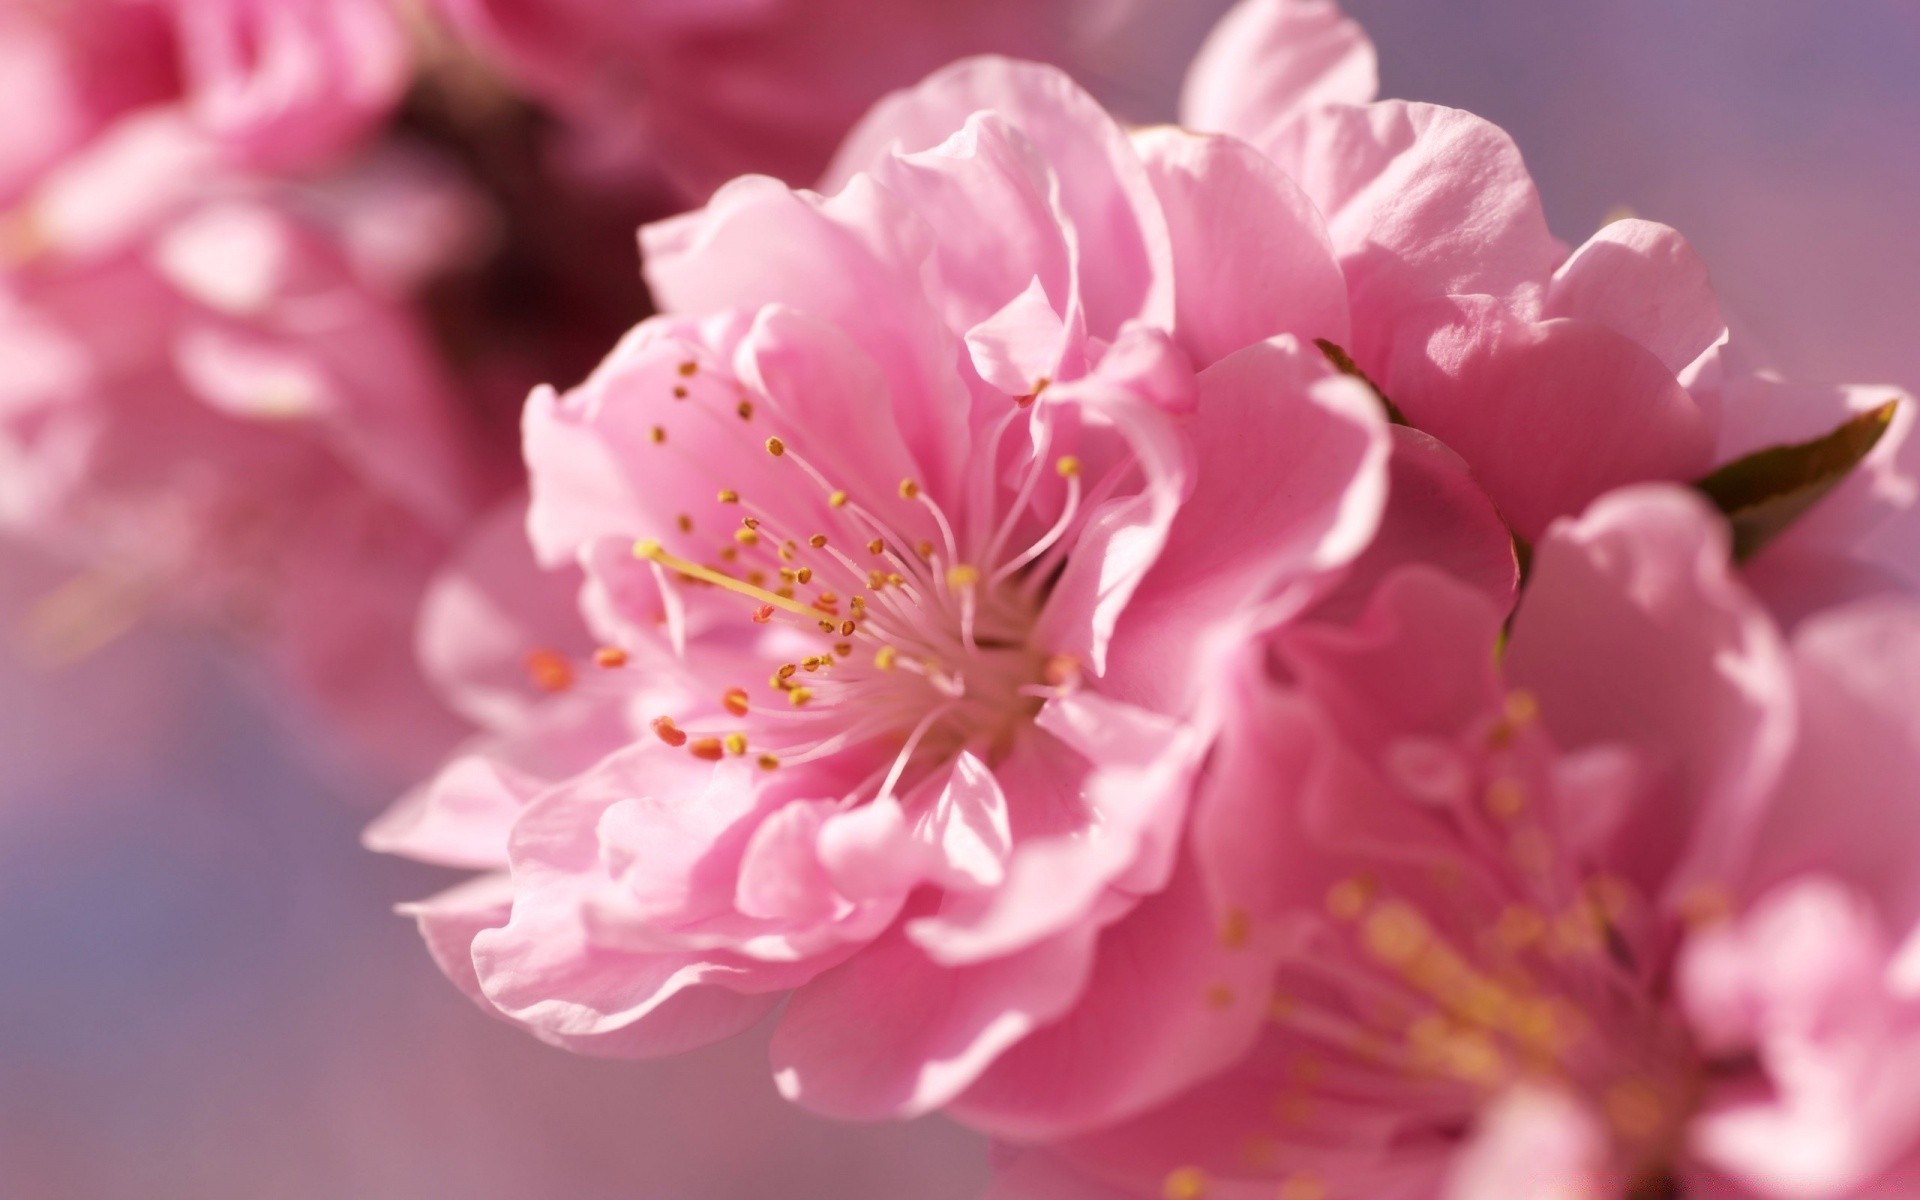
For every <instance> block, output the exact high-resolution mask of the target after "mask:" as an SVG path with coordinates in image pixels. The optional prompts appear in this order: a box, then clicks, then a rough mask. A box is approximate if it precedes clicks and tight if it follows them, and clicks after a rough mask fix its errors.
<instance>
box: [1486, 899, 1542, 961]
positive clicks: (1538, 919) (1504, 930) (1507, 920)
mask: <svg viewBox="0 0 1920 1200" xmlns="http://www.w3.org/2000/svg"><path fill="white" fill-rule="evenodd" d="M1546 932H1547V919H1546V918H1545V917H1543V916H1541V915H1540V910H1539V909H1537V908H1533V907H1532V906H1530V905H1526V904H1509V905H1507V907H1505V908H1503V909H1501V910H1500V916H1499V918H1498V919H1497V920H1496V921H1495V922H1494V926H1493V935H1494V937H1495V938H1497V939H1499V942H1500V944H1501V945H1502V946H1504V947H1506V948H1507V949H1508V950H1510V951H1511V950H1524V949H1526V948H1527V947H1528V946H1531V945H1533V944H1534V943H1536V942H1538V941H1539V940H1540V939H1541V938H1542V937H1544V936H1546Z"/></svg>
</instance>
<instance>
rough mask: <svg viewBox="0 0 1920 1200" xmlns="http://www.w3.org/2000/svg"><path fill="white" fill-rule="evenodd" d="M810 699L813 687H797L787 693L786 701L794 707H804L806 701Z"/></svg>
mask: <svg viewBox="0 0 1920 1200" xmlns="http://www.w3.org/2000/svg"><path fill="white" fill-rule="evenodd" d="M811 699H813V689H811V688H803V687H797V688H794V689H793V690H792V691H789V692H788V693H787V703H789V704H791V705H793V706H794V707H795V708H804V707H806V704H807V701H809V700H811Z"/></svg>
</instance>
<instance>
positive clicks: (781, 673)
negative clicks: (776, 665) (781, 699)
mask: <svg viewBox="0 0 1920 1200" xmlns="http://www.w3.org/2000/svg"><path fill="white" fill-rule="evenodd" d="M799 669H800V664H798V663H782V664H781V665H780V669H779V670H778V671H775V672H774V674H775V675H776V676H777V677H779V678H781V679H792V678H793V675H794V672H796V671H798V670H799Z"/></svg>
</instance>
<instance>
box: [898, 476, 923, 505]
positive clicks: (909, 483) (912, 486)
mask: <svg viewBox="0 0 1920 1200" xmlns="http://www.w3.org/2000/svg"><path fill="white" fill-rule="evenodd" d="M919 495H920V485H919V484H917V483H915V482H914V481H913V480H911V479H902V480H901V481H900V498H901V499H902V500H912V499H915V498H917V497H918V496H919Z"/></svg>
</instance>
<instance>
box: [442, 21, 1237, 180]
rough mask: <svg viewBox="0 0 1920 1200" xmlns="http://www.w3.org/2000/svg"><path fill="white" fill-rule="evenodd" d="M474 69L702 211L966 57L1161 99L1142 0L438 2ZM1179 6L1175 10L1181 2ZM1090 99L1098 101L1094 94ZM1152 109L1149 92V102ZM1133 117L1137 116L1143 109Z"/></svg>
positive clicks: (579, 141) (799, 160) (793, 175)
mask: <svg viewBox="0 0 1920 1200" xmlns="http://www.w3.org/2000/svg"><path fill="white" fill-rule="evenodd" d="M437 6H438V8H439V10H440V12H441V13H442V15H443V16H444V17H445V18H446V19H447V20H448V21H449V22H450V23H451V24H452V25H453V26H454V27H455V29H456V30H458V31H460V32H461V33H463V34H464V35H465V37H466V40H467V41H468V42H469V43H470V44H471V45H472V46H473V47H474V48H475V49H477V50H478V52H479V53H480V54H481V56H482V57H484V58H485V59H486V60H488V61H489V62H491V63H493V64H495V65H496V66H497V67H498V68H499V69H500V70H501V71H502V72H504V73H505V74H506V75H507V76H509V77H510V78H511V79H512V81H513V82H514V83H515V84H516V85H518V86H523V87H525V88H526V89H527V90H529V91H531V92H532V93H534V94H536V95H539V96H541V97H543V98H544V99H546V100H547V101H548V102H550V103H551V104H552V105H553V106H554V107H555V108H556V109H558V110H559V111H560V112H561V113H562V114H563V115H564V116H566V117H567V118H568V119H569V124H570V130H571V133H572V134H573V135H574V140H575V142H576V145H575V146H574V147H573V151H574V156H575V158H576V159H579V160H582V161H583V162H584V163H586V164H588V165H592V166H597V167H598V169H601V170H604V171H616V172H617V171H629V172H630V171H633V170H635V169H639V170H644V171H655V172H659V173H660V174H662V175H664V176H665V178H666V179H667V180H669V181H670V182H671V183H672V184H673V185H674V186H676V187H677V188H678V189H679V190H680V191H681V192H682V193H683V194H684V195H686V196H687V197H689V198H691V199H702V198H704V197H705V196H706V195H707V194H708V193H710V192H711V191H712V190H713V189H714V188H715V187H716V186H718V185H719V184H721V183H722V182H724V181H726V180H727V179H729V178H731V177H733V176H735V175H740V174H744V173H749V172H752V173H762V174H769V175H774V176H777V177H779V178H781V179H784V180H786V181H788V182H790V183H794V184H809V183H812V182H813V181H814V179H816V178H817V177H818V175H819V173H820V171H821V169H822V168H823V167H825V165H826V163H827V161H828V158H829V157H830V156H831V154H832V152H833V148H834V147H835V146H836V145H837V144H838V143H839V141H840V139H841V137H842V136H844V135H845V133H846V131H847V129H848V128H849V127H850V126H851V125H853V123H854V122H855V121H857V120H858V119H859V118H860V116H861V115H862V114H863V113H864V112H866V110H867V109H868V107H869V106H871V105H872V104H873V103H874V101H876V100H878V99H879V98H880V97H881V96H883V95H885V94H886V93H887V92H889V91H890V90H892V89H894V88H900V87H907V86H909V85H911V84H913V83H915V82H917V81H918V80H919V79H920V78H921V77H922V76H924V75H926V74H927V73H928V72H930V71H933V70H935V69H936V68H938V67H941V66H943V65H945V64H947V63H949V62H952V61H955V60H957V59H960V58H962V57H965V56H967V55H973V54H984V53H998V54H1011V55H1018V56H1020V57H1022V58H1026V59H1033V60H1038V61H1044V62H1053V63H1058V64H1061V65H1064V66H1067V67H1069V68H1071V69H1073V70H1074V71H1075V73H1076V74H1077V75H1079V76H1080V77H1081V78H1083V79H1086V78H1090V77H1106V78H1110V79H1111V82H1112V86H1111V87H1110V88H1108V89H1105V91H1106V92H1111V93H1114V94H1117V95H1120V96H1138V95H1141V94H1143V93H1144V94H1147V95H1154V94H1155V93H1158V92H1162V91H1170V90H1171V89H1170V87H1167V86H1164V85H1165V84H1166V83H1167V82H1169V81H1164V80H1161V79H1160V78H1159V76H1162V75H1164V74H1166V70H1167V68H1168V67H1169V66H1172V65H1174V64H1173V62H1172V61H1170V59H1169V56H1168V55H1166V54H1164V53H1160V54H1155V53H1148V52H1147V50H1148V47H1150V46H1152V45H1153V44H1154V43H1155V41H1156V40H1159V39H1164V38H1166V37H1168V36H1169V30H1168V28H1167V27H1168V26H1175V27H1176V28H1175V29H1174V30H1173V31H1172V32H1171V36H1172V37H1173V38H1174V39H1175V40H1176V41H1177V40H1178V39H1179V37H1180V35H1181V33H1183V32H1184V27H1186V26H1191V25H1192V24H1194V21H1193V19H1192V18H1193V17H1195V16H1196V15H1201V14H1204V13H1205V12H1208V11H1213V12H1217V11H1219V10H1220V9H1221V8H1224V7H1225V0H1200V3H1199V4H1198V5H1195V6H1194V7H1195V8H1196V10H1197V11H1196V12H1195V13H1187V14H1185V15H1184V17H1183V18H1182V19H1181V20H1180V21H1178V22H1175V21H1172V20H1170V19H1169V17H1168V14H1166V13H1164V12H1156V11H1155V10H1156V8H1158V7H1159V6H1156V5H1153V4H1150V3H1143V2H1142V0H898V2H895V3H887V4H873V3H867V2H865V0H632V2H628V3H620V4H606V3H599V2H598V0H437ZM1182 7H1186V6H1182ZM1103 95H1104V92H1103ZM1156 99H1157V96H1156ZM1143 115H1144V114H1143Z"/></svg>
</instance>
